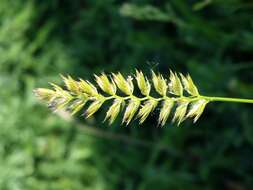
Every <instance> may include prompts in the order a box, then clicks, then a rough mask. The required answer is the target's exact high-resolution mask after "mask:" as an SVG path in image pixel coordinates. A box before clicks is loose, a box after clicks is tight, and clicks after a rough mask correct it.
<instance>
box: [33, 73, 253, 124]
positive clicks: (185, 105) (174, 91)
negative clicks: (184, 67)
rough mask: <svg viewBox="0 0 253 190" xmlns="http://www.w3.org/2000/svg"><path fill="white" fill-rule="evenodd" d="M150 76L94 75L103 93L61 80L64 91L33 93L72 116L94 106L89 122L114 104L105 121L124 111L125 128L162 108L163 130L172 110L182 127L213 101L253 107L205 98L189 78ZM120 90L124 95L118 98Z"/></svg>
mask: <svg viewBox="0 0 253 190" xmlns="http://www.w3.org/2000/svg"><path fill="white" fill-rule="evenodd" d="M151 74H152V78H151V81H149V80H148V79H147V77H146V76H144V74H143V73H142V72H141V71H138V70H136V74H135V76H134V77H132V76H128V77H126V78H125V77H124V76H123V75H122V74H121V73H117V74H115V73H112V74H111V75H110V76H109V75H106V74H105V73H102V74H101V75H95V81H96V83H97V86H98V87H99V88H100V89H97V87H96V86H95V85H93V84H92V83H91V82H89V81H85V80H82V79H79V80H74V79H73V78H72V77H70V76H67V77H64V76H62V79H63V82H64V84H65V87H66V88H65V89H63V88H61V87H59V86H57V85H55V84H51V85H52V89H45V88H38V89H36V90H35V91H34V92H35V95H36V96H37V97H38V98H39V99H41V100H43V101H45V102H46V103H47V104H48V106H49V107H50V108H52V109H53V110H58V109H62V108H65V109H66V110H69V111H70V112H71V114H75V113H77V112H79V111H80V110H82V109H83V108H84V107H85V105H86V103H87V102H91V103H90V104H89V106H88V107H87V108H86V111H85V115H86V118H88V117H91V116H92V115H93V114H94V113H96V112H97V111H98V110H99V109H100V108H101V107H102V106H103V104H104V102H105V101H112V100H113V103H112V105H111V106H110V107H109V109H108V111H107V113H106V116H105V120H109V123H110V124H111V123H113V122H114V121H115V119H116V118H117V116H118V115H119V113H120V112H121V111H122V110H125V111H124V114H123V119H122V123H125V124H126V125H128V124H129V123H130V122H131V121H132V120H133V119H134V118H135V117H136V118H138V119H139V123H140V124H141V123H143V122H144V121H145V120H146V119H147V117H148V116H149V115H150V114H151V113H152V112H153V111H154V110H155V109H156V108H157V107H161V108H160V109H159V111H160V112H159V117H158V123H159V125H161V126H163V125H165V123H166V121H167V120H168V118H169V117H170V115H172V111H173V110H175V111H174V115H173V116H172V121H173V122H176V123H177V124H178V125H179V124H181V123H182V122H183V121H184V120H185V119H187V118H193V121H194V122H196V121H197V120H198V119H199V117H200V116H201V115H202V113H203V112H204V109H205V107H206V105H207V104H208V103H209V102H211V101H225V102H241V103H253V100H251V99H239V98H224V97H208V96H202V95H200V94H199V91H198V88H197V87H196V85H195V84H194V82H193V80H192V78H191V77H190V75H187V76H185V75H183V74H182V73H175V72H172V71H170V75H169V77H168V79H165V78H164V77H163V76H162V75H161V74H156V73H155V72H153V71H152V72H151ZM134 79H135V82H136V83H134V81H133V80H134ZM151 83H152V85H151ZM134 84H137V87H138V88H139V91H140V92H141V97H139V96H136V95H134V94H135V93H134V89H135V87H134ZM152 86H153V88H152ZM118 90H119V91H120V92H121V93H123V94H124V95H123V96H120V95H118V92H117V91H118ZM152 90H153V92H154V93H156V94H157V95H156V97H153V96H151V95H150V92H151V91H152ZM100 91H101V92H100Z"/></svg>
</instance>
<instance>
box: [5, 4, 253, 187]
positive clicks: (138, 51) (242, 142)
mask: <svg viewBox="0 0 253 190" xmlns="http://www.w3.org/2000/svg"><path fill="white" fill-rule="evenodd" d="M252 18H253V2H252V1H246V0H227V1H223V0H199V1H197V0H196V1H195V0H189V1H184V0H170V1H168V0H167V1H166V0H149V1H148V0H135V1H120V0H75V1H71V0H43V1H39V0H38V1H36V0H0V87H1V90H0V189H1V190H27V189H36V190H37V189H38V190H40V189H41V190H44V189H52V190H65V189H66V190H81V189H82V190H84V189H92V190H100V189H101V190H103V189H105V190H106V189H108V190H109V189H110V190H111V189H126V190H131V189H138V190H144V189H145V190H146V189H148V190H149V189H150V190H153V189H159V190H160V189H162V190H163V189H173V190H181V189H182V190H185V189H189V190H198V189H199V190H203V189H207V190H209V189H226V190H247V189H251V188H252V186H253V126H252V123H253V119H252V113H253V112H252V110H253V107H252V106H251V105H243V104H231V103H214V104H210V105H208V106H207V109H206V111H205V113H204V114H203V116H202V117H201V119H200V120H199V122H198V123H197V124H195V125H193V124H192V123H191V121H187V122H185V123H184V124H182V127H176V126H174V125H172V124H170V122H168V124H167V125H166V126H165V127H163V128H157V125H156V120H157V113H154V114H153V115H152V116H151V117H149V119H148V120H147V121H146V122H145V123H144V124H143V125H141V126H138V124H137V122H133V123H131V124H130V125H129V126H128V127H125V126H121V125H120V120H118V121H117V122H116V123H114V124H113V125H112V126H108V124H107V123H103V122H102V121H103V117H104V115H105V111H106V109H107V108H106V107H104V108H103V109H102V110H101V111H100V112H98V113H97V114H95V117H94V118H92V119H90V120H85V119H84V118H83V117H82V116H76V117H75V118H69V117H68V115H66V114H65V113H62V114H61V115H60V116H59V115H57V114H52V113H51V111H50V110H48V109H47V108H46V107H45V106H44V105H42V104H41V103H40V102H38V101H37V100H36V99H35V97H34V95H33V93H32V90H33V89H34V88H36V87H48V82H55V83H58V84H62V83H61V79H60V77H59V74H60V73H61V74H70V75H72V76H73V77H82V78H85V79H92V78H93V73H100V72H103V71H105V72H116V71H120V72H122V73H124V74H129V73H133V72H134V69H135V68H138V69H141V70H143V72H144V73H146V74H148V75H149V74H150V69H153V70H155V71H157V72H161V73H162V74H164V75H165V76H166V75H167V74H168V73H169V69H173V70H175V71H180V72H185V73H186V72H189V73H190V74H191V76H192V78H193V79H194V81H195V82H196V84H197V86H199V89H200V92H201V93H203V94H207V95H218V96H230V97H242V98H243V97H245V98H253V19H252Z"/></svg>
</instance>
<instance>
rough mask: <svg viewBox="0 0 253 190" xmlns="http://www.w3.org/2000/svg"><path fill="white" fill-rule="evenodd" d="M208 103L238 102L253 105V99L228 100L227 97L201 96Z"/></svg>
mask: <svg viewBox="0 0 253 190" xmlns="http://www.w3.org/2000/svg"><path fill="white" fill-rule="evenodd" d="M201 98H204V99H206V100H208V101H215V102H238V103H249V104H253V99H243V98H226V97H209V96H201Z"/></svg>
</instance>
